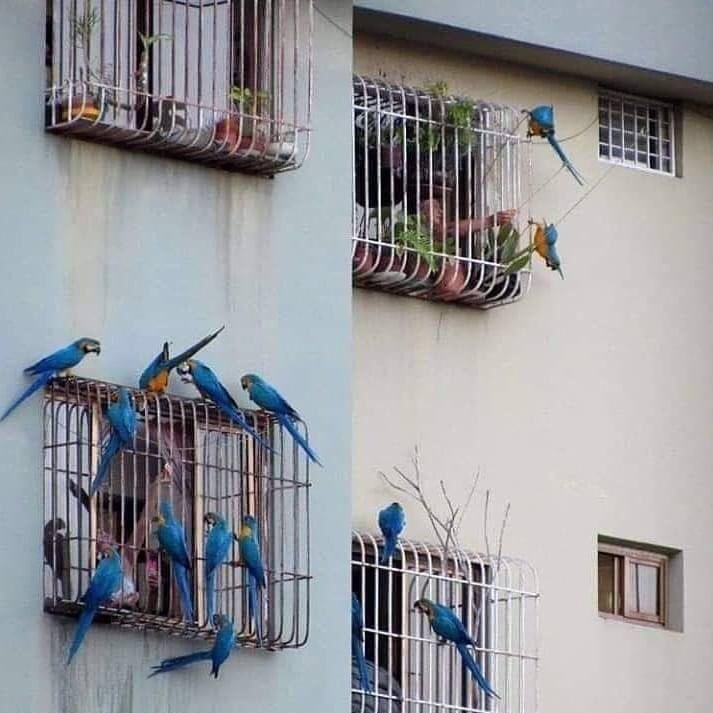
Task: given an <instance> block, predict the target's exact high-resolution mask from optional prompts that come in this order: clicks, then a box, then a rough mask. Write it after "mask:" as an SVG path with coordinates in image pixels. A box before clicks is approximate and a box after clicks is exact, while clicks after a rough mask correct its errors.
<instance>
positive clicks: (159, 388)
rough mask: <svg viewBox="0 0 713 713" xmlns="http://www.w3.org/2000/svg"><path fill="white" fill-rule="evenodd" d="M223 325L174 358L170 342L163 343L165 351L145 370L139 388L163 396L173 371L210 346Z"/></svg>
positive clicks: (223, 327) (222, 328)
mask: <svg viewBox="0 0 713 713" xmlns="http://www.w3.org/2000/svg"><path fill="white" fill-rule="evenodd" d="M224 329H225V325H223V326H222V327H221V328H220V329H219V330H218V331H217V332H213V334H209V335H208V336H207V337H204V338H203V339H201V340H200V341H199V342H196V343H195V344H194V345H193V346H192V347H188V349H186V350H185V351H184V352H181V353H180V354H179V355H178V356H175V357H173V358H170V357H169V353H168V342H164V343H163V349H162V350H161V351H160V352H159V353H158V355H157V356H156V357H155V358H154V360H153V361H152V362H151V363H150V364H149V365H148V366H147V367H146V368H145V369H144V371H143V373H142V374H141V378H140V379H139V388H140V389H141V390H142V391H151V392H152V393H155V394H162V393H164V392H165V391H166V389H167V388H168V380H169V377H170V376H171V371H172V370H173V369H175V368H176V367H177V366H178V365H179V364H182V363H183V362H184V361H186V360H188V359H190V358H191V357H192V356H193V355H194V354H197V353H198V352H199V351H200V350H201V349H203V347H205V346H207V345H208V344H210V343H211V342H212V341H213V340H214V339H215V338H216V337H217V336H218V335H219V334H220V333H221V332H222V331H223V330H224Z"/></svg>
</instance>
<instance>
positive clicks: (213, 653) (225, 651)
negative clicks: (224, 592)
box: [148, 614, 235, 678]
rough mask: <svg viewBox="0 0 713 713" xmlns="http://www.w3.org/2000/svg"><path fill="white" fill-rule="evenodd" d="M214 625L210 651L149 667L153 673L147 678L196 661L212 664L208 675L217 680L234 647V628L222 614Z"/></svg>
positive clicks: (217, 617)
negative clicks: (215, 631)
mask: <svg viewBox="0 0 713 713" xmlns="http://www.w3.org/2000/svg"><path fill="white" fill-rule="evenodd" d="M214 624H215V625H216V626H217V627H218V633H217V634H216V637H215V641H214V642H213V648H212V649H211V650H210V651H198V652H197V653H195V654H187V655H186V656H176V657H174V658H170V659H164V660H163V661H161V663H160V664H159V665H158V666H152V667H151V668H153V671H152V673H150V674H149V676H148V677H149V678H153V676H158V674H159V673H166V672H168V671H175V670H176V669H179V668H183V667H184V666H190V665H191V664H192V663H195V662H196V661H210V662H211V663H212V664H213V665H212V667H211V669H210V675H211V676H213V677H214V678H218V672H219V671H220V667H221V666H222V665H223V664H224V663H225V661H226V660H227V658H228V656H230V652H231V651H232V650H233V647H234V646H235V628H234V627H233V622H232V621H230V619H228V617H227V616H224V615H223V614H216V615H215V620H214Z"/></svg>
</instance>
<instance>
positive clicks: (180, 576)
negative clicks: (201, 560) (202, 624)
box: [173, 561, 193, 621]
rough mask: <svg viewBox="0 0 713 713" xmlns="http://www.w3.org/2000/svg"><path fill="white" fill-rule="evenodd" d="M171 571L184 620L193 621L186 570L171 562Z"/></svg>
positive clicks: (180, 565) (191, 600) (191, 601)
mask: <svg viewBox="0 0 713 713" xmlns="http://www.w3.org/2000/svg"><path fill="white" fill-rule="evenodd" d="M173 573H174V575H175V577H176V584H177V585H178V592H179V594H180V596H181V611H182V612H183V618H184V619H185V620H186V621H193V599H192V597H191V587H190V583H189V581H188V570H187V569H186V568H185V567H184V566H183V565H182V564H179V563H178V562H175V561H174V563H173Z"/></svg>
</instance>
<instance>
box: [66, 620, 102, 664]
mask: <svg viewBox="0 0 713 713" xmlns="http://www.w3.org/2000/svg"><path fill="white" fill-rule="evenodd" d="M96 613H97V612H96V609H94V608H93V607H85V608H84V609H83V610H82V613H81V614H80V615H79V621H78V622H77V630H76V631H75V633H74V639H73V640H72V645H71V646H70V647H69V654H68V656H67V665H69V664H70V662H71V661H72V659H73V658H74V654H76V653H77V651H78V650H79V647H80V646H81V645H82V641H84V637H85V636H86V635H87V632H88V631H89V627H90V626H91V625H92V621H94V615H95V614H96Z"/></svg>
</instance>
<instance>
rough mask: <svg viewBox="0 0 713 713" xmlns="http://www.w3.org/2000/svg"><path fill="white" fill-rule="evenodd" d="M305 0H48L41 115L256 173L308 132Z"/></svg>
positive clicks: (97, 134) (290, 163)
mask: <svg viewBox="0 0 713 713" xmlns="http://www.w3.org/2000/svg"><path fill="white" fill-rule="evenodd" d="M312 32H313V14H312V2H311V0H48V3H47V32H46V34H47V37H46V42H47V58H46V63H47V73H48V88H47V107H46V127H47V129H48V130H50V131H55V132H61V133H66V134H71V135H74V136H77V137H81V138H84V139H88V140H92V141H98V142H101V143H107V144H117V145H122V146H126V147H130V148H134V149H143V150H149V151H155V152H159V153H162V154H166V155H171V156H174V157H177V158H183V159H187V160H190V161H198V162H202V163H205V164H209V165H213V166H217V167H220V168H223V169H227V170H235V171H246V172H250V173H258V174H265V175H273V174H275V173H278V172H281V171H286V170H290V169H294V168H297V167H298V166H300V165H301V164H302V162H303V161H304V159H305V157H306V155H307V152H308V149H309V138H310V109H311V96H312Z"/></svg>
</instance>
